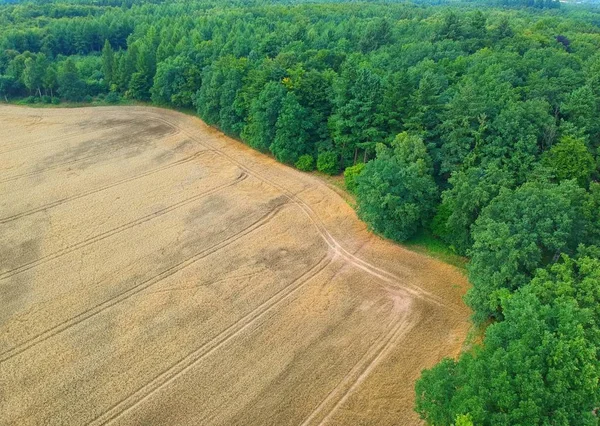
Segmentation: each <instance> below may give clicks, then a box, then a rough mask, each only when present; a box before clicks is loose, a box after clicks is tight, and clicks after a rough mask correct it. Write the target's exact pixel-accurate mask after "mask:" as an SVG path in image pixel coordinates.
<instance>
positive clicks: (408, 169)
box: [356, 133, 438, 241]
mask: <svg viewBox="0 0 600 426" xmlns="http://www.w3.org/2000/svg"><path fill="white" fill-rule="evenodd" d="M432 172H433V169H432V162H431V158H430V157H429V154H428V153H427V149H426V148H425V144H424V143H423V140H422V139H421V138H419V137H418V136H415V135H410V134H408V133H401V134H399V135H398V136H397V137H396V139H394V141H393V142H392V146H391V148H387V147H386V146H384V145H383V144H380V145H378V147H377V158H376V159H374V160H372V161H370V162H369V163H367V165H366V166H365V168H364V170H363V171H362V173H361V174H360V176H359V177H358V178H357V189H356V200H357V204H358V214H359V216H360V217H361V218H362V219H363V220H364V221H365V222H367V224H368V225H369V226H370V227H371V228H372V229H373V230H375V231H376V232H378V233H381V234H383V235H384V236H386V237H388V238H392V239H395V240H398V241H405V240H407V239H408V238H410V237H412V236H413V235H414V234H415V233H416V232H417V230H418V229H419V227H421V226H424V225H425V224H426V223H427V222H428V221H429V219H430V218H431V216H432V215H433V211H434V208H435V203H436V201H437V197H438V189H437V186H436V184H435V182H434V180H433V176H432Z"/></svg>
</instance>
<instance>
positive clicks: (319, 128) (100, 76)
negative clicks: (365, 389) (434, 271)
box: [0, 0, 600, 425]
mask: <svg viewBox="0 0 600 426" xmlns="http://www.w3.org/2000/svg"><path fill="white" fill-rule="evenodd" d="M9 3H10V2H9ZM438 3H446V4H442V5H441V6H440V5H436V4H438ZM477 6H481V2H479V1H478V2H470V1H468V0H465V1H464V2H460V3H458V2H446V1H441V0H440V1H436V0H431V1H429V0H428V1H420V2H418V4H410V3H401V2H398V3H394V2H387V3H385V4H377V3H372V2H365V3H356V2H345V1H342V0H340V1H333V0H332V1H326V0H323V1H320V2H318V3H317V2H315V3H303V2H298V1H291V0H290V1H284V0H281V1H279V2H265V1H261V0H255V1H241V0H239V1H238V0H192V1H183V0H175V1H169V2H162V1H159V0H156V1H150V0H126V1H121V0H79V1H77V0H56V1H51V2H50V1H39V2H25V3H17V4H4V5H2V6H0V26H1V28H2V30H3V31H2V32H1V33H0V97H1V98H3V99H4V100H6V101H12V100H17V99H21V100H24V101H25V102H30V103H34V102H43V103H58V102H60V101H90V100H96V101H100V102H106V103H119V102H120V101H121V100H122V99H133V100H139V101H146V102H152V103H154V104H157V105H165V106H173V107H176V108H183V109H193V110H194V111H196V112H197V114H198V115H199V116H200V117H202V118H203V119H204V120H205V121H206V122H207V123H209V124H211V125H214V126H216V127H218V128H220V129H221V130H222V131H224V132H225V133H227V134H229V135H231V136H233V137H236V138H240V139H241V140H242V141H244V142H245V143H247V144H248V145H250V146H252V147H253V148H255V149H257V150H260V151H262V152H265V153H271V154H272V155H273V156H274V157H275V158H276V159H277V160H279V161H281V162H283V163H286V164H289V165H290V166H295V167H297V168H299V169H301V170H304V171H311V170H314V169H315V168H316V169H317V170H319V171H320V172H323V173H327V174H338V173H341V172H344V176H345V181H346V183H347V185H348V188H349V189H350V190H351V191H352V192H353V193H355V194H356V199H357V208H358V213H359V215H360V217H361V218H363V219H364V220H365V221H366V222H367V223H368V225H369V226H370V227H371V228H372V229H373V230H375V231H376V232H378V233H380V234H382V235H384V236H386V237H389V238H393V239H396V240H406V239H408V238H411V237H412V236H413V235H415V234H416V233H419V232H423V231H424V230H426V232H432V233H433V234H434V236H436V237H437V238H439V239H441V240H443V241H444V242H445V243H446V244H448V246H450V247H451V248H452V249H453V250H454V251H455V252H457V253H459V254H462V255H469V256H470V258H471V262H470V264H469V266H468V272H469V278H470V280H471V282H472V284H473V288H472V289H471V290H470V292H469V294H468V295H467V299H466V300H467V302H468V303H469V304H470V306H471V307H472V308H473V310H474V319H475V321H476V322H477V323H479V324H485V323H487V322H490V323H492V325H490V326H489V328H488V330H487V333H486V337H485V340H484V342H483V344H482V345H480V346H477V347H476V348H475V349H474V350H473V351H469V352H468V353H466V354H464V355H462V356H461V358H460V359H459V360H458V361H453V360H445V361H444V362H442V363H441V364H440V365H439V366H437V367H435V368H434V369H433V370H430V371H428V372H425V373H424V375H423V378H422V380H421V381H420V382H419V383H418V388H417V389H418V395H417V396H418V398H417V399H418V404H417V409H418V411H419V412H420V413H421V415H422V416H423V418H425V419H427V420H428V421H430V422H431V423H433V424H436V425H448V424H452V423H456V424H469V423H471V422H473V423H474V424H490V425H492V424H494V425H495V424H507V425H508V424H528V425H534V424H565V425H566V424H597V421H598V418H597V414H596V413H597V412H598V409H599V408H600V398H599V393H600V391H599V387H598V377H599V372H598V365H599V363H598V356H599V353H600V352H599V351H600V346H599V339H598V336H597V333H598V325H599V322H600V317H599V315H600V313H599V311H598V309H597V303H598V288H599V287H600V283H599V271H600V264H599V263H598V261H597V257H598V252H597V250H596V249H594V248H593V247H594V246H595V245H600V185H598V184H597V183H596V180H597V179H598V173H599V170H598V165H599V155H598V154H599V149H600V120H599V117H600V53H598V48H599V47H600V26H599V25H600V12H599V11H598V10H596V9H593V8H584V7H570V6H563V7H559V6H560V4H559V2H557V1H554V0H490V1H489V3H488V5H487V6H486V7H477ZM586 247H587V248H586Z"/></svg>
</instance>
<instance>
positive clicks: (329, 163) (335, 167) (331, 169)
mask: <svg viewBox="0 0 600 426" xmlns="http://www.w3.org/2000/svg"><path fill="white" fill-rule="evenodd" d="M317 170H319V171H320V172H323V173H326V174H328V175H335V174H336V173H338V172H339V170H340V169H339V163H338V156H337V154H336V153H335V152H332V151H326V152H322V153H320V154H319V157H318V158H317Z"/></svg>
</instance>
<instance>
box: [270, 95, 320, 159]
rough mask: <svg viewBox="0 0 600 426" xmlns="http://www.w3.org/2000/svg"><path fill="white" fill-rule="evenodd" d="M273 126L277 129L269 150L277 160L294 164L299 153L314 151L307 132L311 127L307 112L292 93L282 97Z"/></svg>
mask: <svg viewBox="0 0 600 426" xmlns="http://www.w3.org/2000/svg"><path fill="white" fill-rule="evenodd" d="M275 127H276V129H277V130H276V133H275V139H274V140H273V143H272V144H271V147H270V150H271V152H272V153H273V155H274V156H275V158H277V160H279V161H281V162H282V163H287V164H294V163H296V161H298V159H299V158H300V156H301V155H304V154H311V153H312V152H314V145H313V144H312V143H311V141H310V136H309V133H308V130H309V129H310V127H311V123H310V116H309V113H308V111H307V110H306V109H305V108H304V107H303V106H302V105H300V102H299V101H298V98H297V97H296V95H295V94H294V93H292V92H288V93H287V94H286V96H285V98H284V99H283V104H282V107H281V112H280V114H279V117H278V118H277V123H276V125H275Z"/></svg>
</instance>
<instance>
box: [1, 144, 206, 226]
mask: <svg viewBox="0 0 600 426" xmlns="http://www.w3.org/2000/svg"><path fill="white" fill-rule="evenodd" d="M206 152H209V151H208V150H202V151H198V152H196V153H195V154H192V155H190V156H188V157H185V158H182V159H180V160H177V161H173V162H172V163H169V164H165V165H164V166H160V167H156V168H154V169H150V170H147V171H145V172H142V173H140V174H137V175H135V176H130V177H128V178H125V179H121V180H118V181H116V182H113V183H111V184H109V185H105V186H101V187H99V188H95V189H92V190H90V191H85V192H82V193H79V194H75V195H72V196H70V197H65V198H61V199H59V200H55V201H53V202H51V203H48V204H44V205H43V206H39V207H36V208H33V209H30V210H25V211H23V212H21V213H17V214H14V215H11V216H6V217H3V218H1V219H0V224H4V223H8V222H12V221H14V220H17V219H20V218H22V217H25V216H30V215H32V214H35V213H38V212H41V211H44V210H48V209H51V208H53V207H56V206H60V205H61V204H64V203H67V202H70V201H73V200H78V199H80V198H84V197H87V196H89V195H93V194H97V193H99V192H102V191H106V190H107V189H110V188H114V187H116V186H119V185H123V184H124V183H128V182H132V181H134V180H137V179H141V178H144V177H146V176H150V175H153V174H155V173H159V172H162V171H163V170H168V169H171V168H173V167H177V166H180V165H182V164H185V163H189V162H190V161H193V160H195V159H196V158H198V157H200V156H201V155H203V154H205V153H206Z"/></svg>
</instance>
